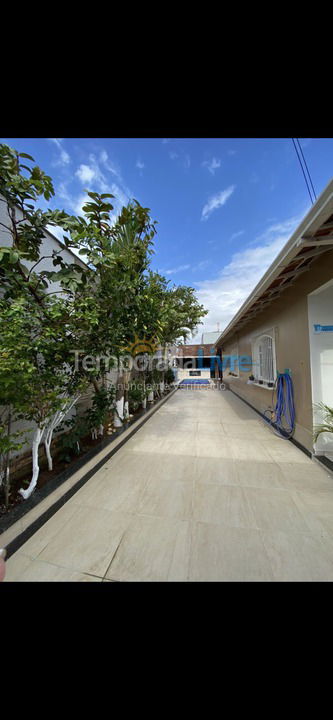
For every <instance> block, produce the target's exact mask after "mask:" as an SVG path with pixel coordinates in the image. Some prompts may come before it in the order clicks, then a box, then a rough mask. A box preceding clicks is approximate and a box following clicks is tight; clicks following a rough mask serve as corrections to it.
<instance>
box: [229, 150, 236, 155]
mask: <svg viewBox="0 0 333 720" xmlns="http://www.w3.org/2000/svg"><path fill="white" fill-rule="evenodd" d="M236 153H237V150H228V153H227V154H228V155H230V156H232V155H236Z"/></svg>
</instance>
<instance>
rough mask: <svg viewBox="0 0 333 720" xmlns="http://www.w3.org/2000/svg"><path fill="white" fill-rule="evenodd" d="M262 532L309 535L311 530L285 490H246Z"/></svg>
mask: <svg viewBox="0 0 333 720" xmlns="http://www.w3.org/2000/svg"><path fill="white" fill-rule="evenodd" d="M244 492H245V493H246V495H247V497H248V499H249V502H250V504H251V507H252V510H253V513H254V517H255V520H256V525H257V527H258V528H260V529H261V530H281V531H283V532H287V533H288V532H290V533H309V532H310V528H309V526H308V524H307V523H306V520H305V518H304V517H303V515H302V514H301V513H300V511H299V509H298V507H297V505H296V504H295V502H294V500H293V498H292V496H291V494H290V493H289V492H286V491H285V490H275V489H270V490H266V489H262V488H244Z"/></svg>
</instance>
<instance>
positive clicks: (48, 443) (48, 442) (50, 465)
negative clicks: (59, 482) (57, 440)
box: [44, 428, 53, 472]
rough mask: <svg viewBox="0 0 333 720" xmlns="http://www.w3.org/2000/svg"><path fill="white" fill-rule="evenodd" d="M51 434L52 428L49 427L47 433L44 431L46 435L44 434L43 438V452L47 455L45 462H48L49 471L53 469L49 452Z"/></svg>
mask: <svg viewBox="0 0 333 720" xmlns="http://www.w3.org/2000/svg"><path fill="white" fill-rule="evenodd" d="M52 435H53V428H51V429H50V430H48V431H47V433H46V435H45V440H44V447H45V453H46V457H47V464H48V468H49V471H50V472H51V471H52V470H53V461H52V455H51V452H50V447H51V442H52Z"/></svg>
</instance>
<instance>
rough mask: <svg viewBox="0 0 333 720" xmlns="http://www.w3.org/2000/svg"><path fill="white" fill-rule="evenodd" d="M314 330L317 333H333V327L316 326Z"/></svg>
mask: <svg viewBox="0 0 333 720" xmlns="http://www.w3.org/2000/svg"><path fill="white" fill-rule="evenodd" d="M313 328H314V331H315V333H320V332H333V325H314V326H313Z"/></svg>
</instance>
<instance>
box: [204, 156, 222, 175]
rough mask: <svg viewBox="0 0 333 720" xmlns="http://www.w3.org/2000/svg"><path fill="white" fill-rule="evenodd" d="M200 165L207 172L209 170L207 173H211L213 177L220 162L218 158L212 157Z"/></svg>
mask: <svg viewBox="0 0 333 720" xmlns="http://www.w3.org/2000/svg"><path fill="white" fill-rule="evenodd" d="M201 165H202V167H206V168H207V170H209V172H210V173H211V175H215V170H217V168H219V167H221V160H220V159H219V158H216V157H213V158H212V159H211V160H204V162H202V163H201Z"/></svg>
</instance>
